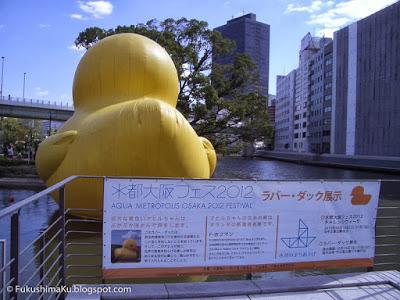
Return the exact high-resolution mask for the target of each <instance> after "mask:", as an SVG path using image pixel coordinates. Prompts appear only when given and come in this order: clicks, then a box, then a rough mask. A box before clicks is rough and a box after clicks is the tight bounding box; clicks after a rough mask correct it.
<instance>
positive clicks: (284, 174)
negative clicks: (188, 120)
mask: <svg viewBox="0 0 400 300" xmlns="http://www.w3.org/2000/svg"><path fill="white" fill-rule="evenodd" d="M213 177H214V178H230V179H258V180H261V179H268V180H305V179H318V180H319V179H400V176H398V175H390V174H384V173H376V172H365V171H354V170H344V169H337V168H325V167H317V166H309V165H301V164H295V163H289V162H281V161H274V160H266V159H245V158H241V157H220V158H219V159H218V164H217V169H216V171H215V174H214V176H213ZM36 192H37V191H32V190H15V189H0V209H2V208H4V207H5V206H7V205H8V202H7V201H8V200H7V199H9V197H10V196H11V197H13V198H14V199H15V201H20V200H22V199H25V198H27V197H29V196H31V195H33V194H34V193H36ZM382 195H383V196H382ZM382 197H383V198H385V199H391V200H398V199H400V184H399V183H398V182H397V183H396V182H394V183H393V182H392V183H390V182H388V183H386V182H383V183H382V192H381V198H382ZM56 211H57V205H56V204H55V203H54V202H53V200H52V199H51V198H50V197H43V198H42V199H41V200H40V201H37V202H35V203H32V204H30V205H28V206H27V207H26V208H24V209H22V210H21V218H20V225H21V235H20V236H21V239H20V243H21V249H24V247H26V246H27V245H28V244H29V243H30V242H31V241H32V240H34V239H35V237H37V236H38V235H39V233H40V232H41V231H43V230H44V229H46V228H47V226H48V224H49V222H50V220H51V219H52V218H54V215H55V213H56ZM9 234H10V219H9V218H3V219H1V220H0V239H6V240H9V238H10V237H9ZM35 248H36V247H30V249H28V250H27V251H26V252H25V253H24V255H23V256H22V257H21V263H22V265H23V264H24V262H27V261H29V260H31V259H32V258H33V257H34V256H35ZM37 263H38V262H37V260H34V262H33V263H32V265H31V266H30V267H29V269H30V270H34V269H35V267H34V264H37ZM27 273H30V272H27ZM23 277H25V278H27V276H23Z"/></svg>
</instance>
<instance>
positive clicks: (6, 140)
mask: <svg viewBox="0 0 400 300" xmlns="http://www.w3.org/2000/svg"><path fill="white" fill-rule="evenodd" d="M41 127H42V125H41V121H39V120H32V121H28V122H26V123H24V122H22V121H21V120H20V119H15V118H6V117H2V118H1V119H0V142H1V144H2V145H3V149H4V147H5V145H8V144H14V145H16V144H18V145H17V146H18V147H21V144H23V145H24V147H25V148H27V147H30V146H32V147H33V146H34V145H35V144H37V143H38V142H40V141H41V140H42V139H43V135H42V133H41ZM17 150H20V149H17Z"/></svg>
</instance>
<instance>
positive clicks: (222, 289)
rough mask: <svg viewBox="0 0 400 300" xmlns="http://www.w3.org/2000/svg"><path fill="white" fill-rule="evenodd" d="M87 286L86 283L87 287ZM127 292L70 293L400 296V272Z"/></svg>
mask: <svg viewBox="0 0 400 300" xmlns="http://www.w3.org/2000/svg"><path fill="white" fill-rule="evenodd" d="M89 286H90V285H88V287H89ZM121 286H130V287H131V293H129V294H108V293H103V294H101V295H90V296H89V295H87V294H78V293H77V294H69V295H68V296H67V300H78V299H79V300H85V299H104V300H106V299H108V300H111V299H112V300H116V299H132V300H133V299H136V300H137V299H192V300H193V299H197V300H200V299H214V300H218V299H221V300H226V299H232V300H249V299H251V300H263V299H276V300H278V299H279V300H282V299H288V300H292V299H293V300H294V299H301V300H311V299H321V300H324V299H329V300H332V299H338V300H339V299H340V300H343V299H358V300H364V299H385V300H388V299H400V272H398V271H384V272H369V273H352V274H335V275H322V276H308V277H296V278H288V279H284V280H281V279H267V280H241V281H240V280H238V281H219V282H196V283H166V284H134V285H121Z"/></svg>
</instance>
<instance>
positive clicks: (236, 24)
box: [213, 13, 270, 97]
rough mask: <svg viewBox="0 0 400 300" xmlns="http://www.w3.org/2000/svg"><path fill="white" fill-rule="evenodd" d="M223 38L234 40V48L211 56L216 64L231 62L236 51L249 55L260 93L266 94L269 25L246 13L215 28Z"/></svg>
mask: <svg viewBox="0 0 400 300" xmlns="http://www.w3.org/2000/svg"><path fill="white" fill-rule="evenodd" d="M215 30H217V31H219V32H220V33H221V35H222V36H223V37H225V38H228V39H231V40H233V41H235V43H236V48H235V50H234V52H233V53H232V54H229V55H222V56H218V57H213V61H214V62H215V63H218V64H230V63H233V61H234V57H235V55H236V54H237V53H245V54H247V55H248V56H249V57H251V59H252V61H253V62H254V63H255V65H256V66H257V67H258V71H259V74H260V82H259V86H260V91H259V92H260V93H261V94H262V95H264V96H266V97H267V96H268V80H269V40H270V26H269V25H268V24H265V23H262V22H259V21H257V20H256V15H255V14H252V13H250V14H247V15H244V16H241V17H238V18H234V19H232V20H229V21H228V22H227V23H226V24H225V25H222V26H220V27H217V28H215Z"/></svg>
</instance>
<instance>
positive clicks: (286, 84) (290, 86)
mask: <svg viewBox="0 0 400 300" xmlns="http://www.w3.org/2000/svg"><path fill="white" fill-rule="evenodd" d="M295 79H296V70H293V71H292V72H290V73H289V74H287V75H285V76H281V75H279V76H277V79H276V102H275V146H274V149H275V150H278V151H279V150H285V151H292V150H293V108H294V99H295V92H296V89H295Z"/></svg>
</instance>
